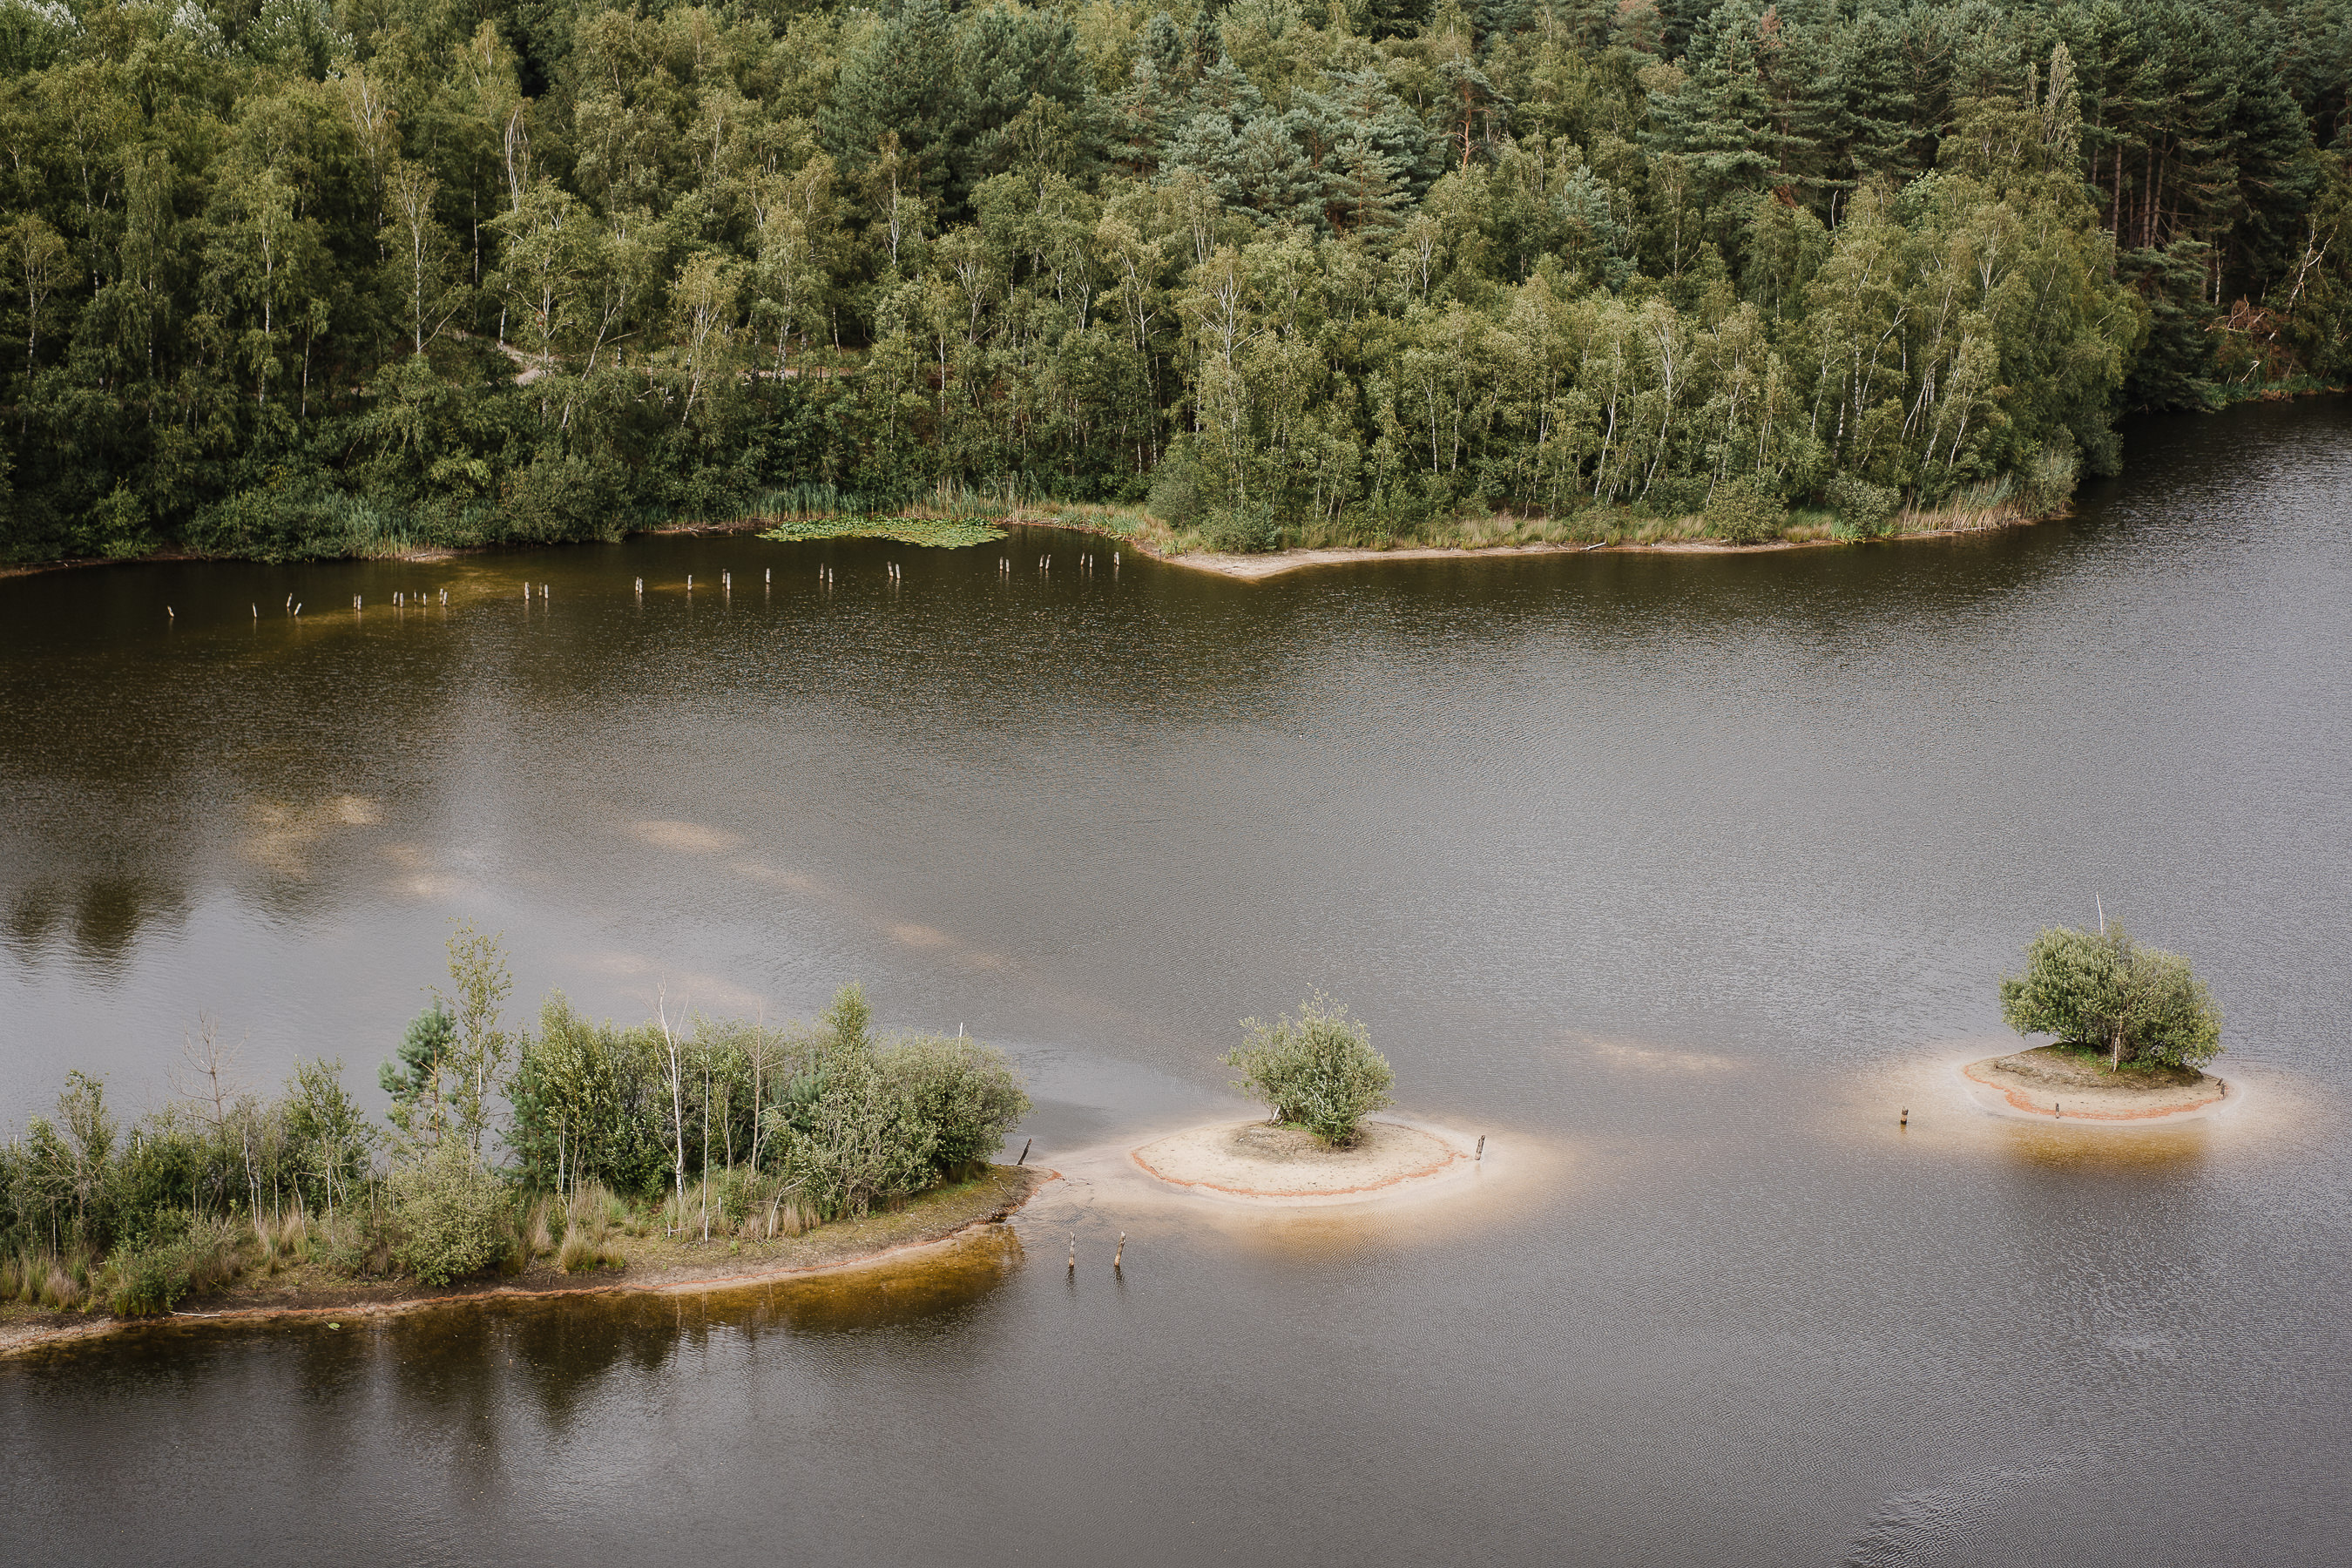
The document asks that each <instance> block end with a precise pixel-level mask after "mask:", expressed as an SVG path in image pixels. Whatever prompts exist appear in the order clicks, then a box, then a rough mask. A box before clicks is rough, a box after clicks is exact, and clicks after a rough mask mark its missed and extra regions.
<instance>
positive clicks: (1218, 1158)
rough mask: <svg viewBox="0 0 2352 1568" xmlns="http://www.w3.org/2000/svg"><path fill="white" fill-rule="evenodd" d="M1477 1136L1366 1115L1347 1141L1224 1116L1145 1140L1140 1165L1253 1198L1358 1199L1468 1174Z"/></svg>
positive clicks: (1170, 1180)
mask: <svg viewBox="0 0 2352 1568" xmlns="http://www.w3.org/2000/svg"><path fill="white" fill-rule="evenodd" d="M1476 1155H1477V1149H1476V1145H1475V1142H1473V1141H1472V1140H1469V1139H1466V1138H1464V1137H1462V1136H1461V1135H1460V1134H1458V1133H1454V1132H1448V1131H1444V1129H1441V1128H1435V1127H1427V1126H1420V1125H1408V1124H1407V1123H1404V1122H1402V1121H1366V1122H1365V1123H1364V1124H1363V1131H1362V1134H1361V1135H1360V1137H1359V1138H1358V1139H1357V1140H1356V1142H1355V1143H1354V1145H1353V1146H1351V1147H1349V1148H1346V1149H1330V1148H1326V1147H1325V1146H1324V1145H1323V1143H1322V1142H1321V1141H1320V1140H1318V1139H1317V1138H1316V1136H1315V1135H1314V1134H1313V1133H1311V1132H1307V1131H1303V1130H1301V1129H1299V1128H1296V1127H1275V1126H1270V1125H1268V1124H1267V1123H1266V1122H1265V1121H1226V1122H1219V1123H1217V1124H1215V1125H1213V1126H1209V1127H1193V1128H1188V1129H1187V1130H1185V1131H1181V1132H1178V1133H1174V1134H1172V1135H1171V1136H1169V1137H1166V1138H1162V1139H1160V1140H1159V1141H1158V1142H1152V1143H1147V1144H1145V1145H1144V1146H1143V1147H1142V1148H1140V1149H1138V1150H1136V1151H1135V1152H1134V1153H1133V1154H1132V1156H1130V1157H1131V1158H1132V1159H1133V1160H1134V1162H1135V1163H1136V1164H1137V1165H1138V1166H1139V1167H1141V1169H1142V1170H1143V1172H1144V1173H1145V1174H1147V1175H1150V1176H1155V1177H1157V1178H1159V1179H1160V1181H1162V1182H1165V1183H1167V1184H1169V1185H1171V1186H1174V1187H1181V1188H1183V1189H1184V1190H1185V1191H1187V1192H1191V1193H1195V1194H1200V1195H1201V1196H1203V1197H1211V1198H1221V1199H1225V1200H1229V1201H1234V1202H1241V1203H1257V1204H1282V1205H1299V1204H1333V1203H1362V1202H1366V1201H1368V1200H1371V1199H1375V1198H1384V1197H1388V1196H1390V1195H1391V1194H1398V1193H1401V1192H1403V1191H1407V1190H1412V1191H1419V1190H1420V1189H1422V1188H1423V1187H1425V1186H1427V1185H1430V1184H1434V1183H1437V1182H1440V1181H1444V1180H1447V1179H1450V1178H1455V1177H1460V1176H1465V1175H1467V1174H1469V1173H1471V1172H1472V1171H1473V1170H1475V1168H1476Z"/></svg>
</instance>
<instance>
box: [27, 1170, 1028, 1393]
mask: <svg viewBox="0 0 2352 1568" xmlns="http://www.w3.org/2000/svg"><path fill="white" fill-rule="evenodd" d="M1058 1174H1059V1173H1057V1172H1054V1171H1049V1170H1045V1169H1043V1168H1041V1167H1038V1166H1035V1165H1019V1166H1016V1165H992V1166H991V1167H989V1170H988V1172H987V1173H986V1174H985V1175H982V1176H980V1177H978V1178H975V1179H974V1180H971V1181H969V1182H961V1183H958V1184H955V1185H953V1186H950V1187H943V1188H935V1189H933V1190H932V1191H930V1192H928V1193H922V1194H917V1195H916V1196H915V1197H912V1198H910V1199H908V1201H907V1204H906V1206H905V1207H904V1208H902V1209H900V1210H898V1211H897V1212H895V1213H892V1212H886V1211H882V1210H877V1211H876V1212H875V1213H873V1214H870V1215H867V1216H866V1218H864V1219H859V1220H836V1221H835V1222H833V1223H832V1224H830V1225H824V1226H818V1227H817V1228H816V1229H814V1230H813V1231H809V1232H808V1233H806V1234H805V1235H803V1236H798V1237H778V1238H777V1239H776V1240H774V1241H772V1242H762V1243H757V1244H754V1245H752V1246H750V1247H744V1248H743V1249H742V1250H740V1252H735V1251H729V1250H727V1249H726V1248H725V1247H723V1246H720V1245H712V1246H710V1247H695V1246H694V1245H693V1244H692V1243H691V1242H690V1241H688V1240H682V1239H681V1240H674V1241H667V1242H665V1241H663V1240H662V1239H661V1238H659V1237H646V1238H642V1239H640V1240H635V1241H630V1240H626V1239H625V1240H623V1242H622V1243H621V1245H622V1246H623V1247H625V1248H628V1249H630V1250H633V1251H635V1252H637V1253H638V1254H639V1255H640V1256H641V1257H645V1258H646V1261H645V1262H644V1263H642V1264H640V1263H638V1262H635V1261H633V1262H632V1263H631V1264H630V1266H629V1268H627V1270H626V1271H625V1272H624V1273H621V1274H617V1275H616V1274H614V1273H613V1272H612V1271H609V1270H597V1271H594V1272H588V1273H580V1274H564V1273H562V1272H560V1271H559V1270H557V1269H556V1268H554V1267H553V1266H552V1265H551V1264H548V1263H544V1262H542V1263H540V1264H537V1265H534V1266H533V1267H532V1268H529V1269H526V1270H525V1271H524V1272H523V1273H521V1274H520V1275H516V1276H513V1277H510V1278H507V1279H478V1280H469V1281H465V1282H461V1283H458V1284H456V1285H452V1286H449V1287H447V1288H446V1289H441V1290H436V1291H434V1292H433V1293H431V1294H429V1295H427V1294H420V1293H419V1290H420V1288H419V1287H418V1285H417V1283H416V1282H415V1280H413V1279H408V1280H393V1281H383V1282H371V1281H365V1280H334V1281H331V1282H325V1281H316V1280H309V1279H299V1278H292V1279H289V1278H277V1279H257V1278H254V1277H252V1276H250V1275H248V1276H247V1278H246V1279H243V1280H241V1281H239V1282H238V1283H237V1284H236V1285H233V1286H231V1287H230V1288H229V1289H227V1290H226V1291H225V1292H224V1293H222V1294H221V1295H219V1296H217V1297H214V1298H212V1299H210V1300H205V1301H203V1302H189V1303H186V1304H184V1306H183V1307H182V1309H181V1310H178V1311H174V1312H173V1313H171V1314H170V1315H169V1316H167V1317H162V1318H118V1317H115V1316H114V1315H113V1314H112V1313H110V1312H103V1311H98V1312H78V1311H77V1312H21V1311H18V1312H11V1313H10V1314H8V1315H6V1316H4V1317H0V1360H5V1359H7V1358H9V1357H11V1356H16V1355H22V1354H25V1353H26V1352H35V1351H39V1350H43V1349H47V1348H50V1347H53V1346H57V1345H60V1344H65V1343H68V1342H76V1341H86V1340H92V1339H100V1338H103V1337H105V1336H107V1335H109V1334H117V1333H122V1332H125V1331H136V1330H138V1329H141V1328H143V1327H146V1326H149V1325H152V1324H159V1323H174V1322H185V1321H189V1320H191V1319H202V1320H207V1321H219V1322H233V1323H269V1322H280V1321H289V1320H292V1319H301V1318H331V1319H336V1320H339V1321H341V1320H356V1319H361V1318H385V1317H395V1316H398V1315H400V1314H403V1313H406V1312H416V1311H422V1310H425V1309H427V1308H431V1307H446V1306H454V1305H461V1304H463V1303H465V1302H468V1301H490V1300H510V1299H513V1298H516V1297H534V1296H611V1295H623V1294H635V1295H683V1294H688V1293H690V1292H695V1291H702V1290H713V1289H734V1288H737V1287H740V1286H746V1285H760V1284H765V1283H769V1282H772V1281H777V1280H783V1279H803V1278H809V1277H813V1276H815V1275H820V1274H838V1273H842V1272H845V1271H846V1270H849V1269H853V1268H866V1267H867V1266H869V1265H871V1264H875V1263H879V1262H881V1261H883V1260H884V1259H886V1258H894V1259H895V1258H903V1257H905V1256H907V1255H908V1254H910V1253H915V1252H919V1251H922V1250H924V1249H926V1248H929V1247H944V1246H946V1245H947V1244H948V1243H950V1242H952V1241H954V1240H955V1239H956V1238H958V1237H961V1236H963V1235H964V1234H966V1233H967V1232H970V1231H973V1230H977V1229H980V1228H981V1227H982V1226H991V1225H998V1224H1002V1223H1003V1221H1004V1220H1006V1219H1008V1218H1010V1217H1011V1216H1012V1215H1013V1211H1015V1210H1016V1209H1018V1208H1020V1207H1021V1205H1024V1204H1025V1203H1027V1202H1028V1201H1029V1200H1030V1199H1031V1198H1033V1197H1034V1196H1035V1195H1036V1194H1038V1192H1039V1191H1041V1190H1042V1189H1043V1188H1044V1187H1045V1185H1046V1184H1048V1183H1050V1182H1052V1181H1054V1180H1055V1179H1056V1177H1057V1176H1058Z"/></svg>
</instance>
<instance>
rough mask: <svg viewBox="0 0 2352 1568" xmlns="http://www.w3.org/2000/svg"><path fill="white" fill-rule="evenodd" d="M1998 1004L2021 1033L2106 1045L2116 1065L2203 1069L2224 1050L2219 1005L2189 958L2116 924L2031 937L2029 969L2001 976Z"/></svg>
mask: <svg viewBox="0 0 2352 1568" xmlns="http://www.w3.org/2000/svg"><path fill="white" fill-rule="evenodd" d="M2000 1010H2001V1018H2002V1020H2003V1021H2004V1022H2005V1023H2007V1024H2008V1025H2009V1026H2010V1027H2011V1028H2012V1029H2015V1030H2016V1031H2017V1032H2018V1033H2019V1034H2021V1035H2055V1036H2056V1037H2058V1038H2059V1039H2060V1040H2061V1041H2062V1042H2063V1043H2066V1044H2070V1045H2080V1046H2088V1047H2093V1048H2095V1049H2099V1050H2104V1051H2105V1052H2106V1053H2107V1059H2108V1066H2109V1067H2110V1068H2115V1069H2117V1070H2120V1069H2121V1068H2124V1067H2125V1066H2126V1065H2132V1066H2161V1067H2173V1068H2200V1067H2202V1066H2204V1065H2205V1064H2206V1063H2207V1062H2209V1061H2210V1060H2212V1059H2213V1058H2215V1057H2216V1056H2219V1055H2220V1054H2221V1008H2220V1007H2219V1006H2217V1005H2215V1004H2214V1002H2213V999H2212V997H2211V996H2210V994H2208V993H2207V991H2206V989H2205V986H2204V984H2203V983H2202V982H2201V981H2200V980H2198V979H2197V978H2196V977H2195V975H2193V974H2192V973H2190V972H2189V962H2188V960H2186V959H2184V958H2181V957H2179V955H2177V954H2175V953H2169V952H2158V951H2157V950H2155V949H2153V948H2144V947H2141V946H2140V945H2138V944H2137V942H2133V941H2132V939H2131V938H2130V937H2129V936H2128V935H2126V933H2125V931H2124V928H2123V927H2122V926H2121V925H2120V924H2116V925H2113V926H2109V927H2106V928H2105V929H2102V930H2099V931H2077V930H2073V929H2070V928H2067V927H2063V926H2053V927H2052V928H2050V929H2049V930H2046V931H2043V932H2042V934H2041V935H2040V936H2037V937H2035V938H2034V939H2033V942H2032V945H2031V946H2029V947H2028V948H2027V949H2026V952H2025V973H2022V974H2018V975H2011V976H2008V977H2006V978H2004V979H2003V980H2002V981H2001V983H2000Z"/></svg>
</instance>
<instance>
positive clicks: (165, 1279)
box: [106, 1220, 245, 1318]
mask: <svg viewBox="0 0 2352 1568" xmlns="http://www.w3.org/2000/svg"><path fill="white" fill-rule="evenodd" d="M244 1250H245V1237H244V1234H243V1230H242V1227H240V1226H236V1225H235V1224H233V1223H232V1222H229V1221H226V1220H211V1221H206V1222H204V1223H201V1224H198V1225H195V1226H190V1227H189V1229H188V1231H187V1233H186V1234H185V1235H184V1236H179V1237H173V1238H172V1239H169V1240H160V1241H152V1242H149V1243H147V1244H145V1245H143V1246H137V1247H123V1248H121V1249H118V1250H117V1251H116V1253H115V1254H114V1257H113V1258H112V1259H111V1260H110V1263H109V1271H110V1273H111V1275H112V1276H113V1283H112V1285H111V1286H110V1289H108V1291H107V1300H106V1304H107V1307H108V1310H110V1311H112V1312H113V1313H114V1314H115V1315H116V1316H117V1317H123V1318H149V1317H160V1316H162V1315H163V1313H165V1312H168V1311H170V1310H172V1309H173V1307H174V1306H177V1305H178V1304H179V1303H180V1302H182V1301H184V1300H189V1299H190V1298H191V1297H196V1296H204V1295H207V1294H209V1293H211V1292H212V1291H215V1290H217V1289H220V1288H221V1287H222V1286H224V1285H226V1284H227V1283H229V1282H230V1281H231V1280H233V1279H236V1276H237V1274H238V1272H239V1270H240V1267H241V1265H242V1264H243V1262H244V1256H243V1255H244Z"/></svg>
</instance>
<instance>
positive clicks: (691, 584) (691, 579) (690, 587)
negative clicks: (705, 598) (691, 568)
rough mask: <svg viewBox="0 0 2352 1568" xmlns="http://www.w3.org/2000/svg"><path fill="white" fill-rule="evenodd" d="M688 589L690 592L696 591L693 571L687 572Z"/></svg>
mask: <svg viewBox="0 0 2352 1568" xmlns="http://www.w3.org/2000/svg"><path fill="white" fill-rule="evenodd" d="M686 591H687V592H688V593H689V594H691V593H693V592H694V574H693V573H691V572H688V574H686Z"/></svg>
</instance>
